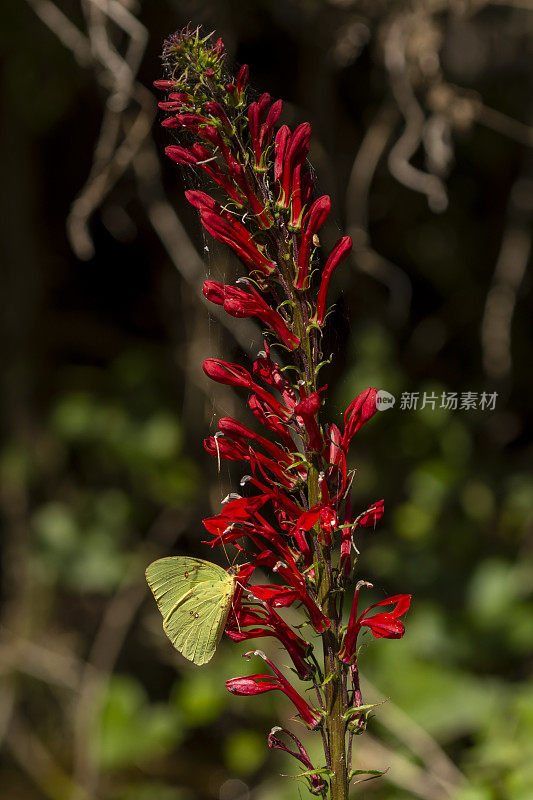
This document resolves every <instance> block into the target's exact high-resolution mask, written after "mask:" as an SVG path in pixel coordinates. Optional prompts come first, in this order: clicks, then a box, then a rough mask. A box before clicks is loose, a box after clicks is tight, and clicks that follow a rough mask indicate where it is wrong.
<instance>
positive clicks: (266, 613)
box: [226, 586, 311, 680]
mask: <svg viewBox="0 0 533 800" xmlns="http://www.w3.org/2000/svg"><path fill="white" fill-rule="evenodd" d="M262 588H263V587H260V586H259V587H258V586H251V587H250V589H249V590H250V593H251V594H253V595H256V596H257V594H258V590H259V589H262ZM264 588H269V587H264ZM272 588H277V587H272ZM252 625H256V626H259V627H254V628H252V629H251V630H243V628H250V626H252ZM226 635H227V636H229V638H230V639H232V640H233V641H234V642H243V641H247V640H249V639H258V638H262V637H265V636H272V637H274V638H275V639H277V640H278V641H279V642H280V644H281V645H282V646H283V647H284V648H285V649H286V651H287V653H288V654H289V656H290V657H291V659H292V663H293V664H294V667H295V669H296V671H297V673H298V675H299V677H300V678H301V680H307V679H308V678H309V675H310V672H311V670H310V667H309V665H308V664H307V663H306V661H305V658H306V657H307V654H308V652H309V648H310V644H309V643H308V642H306V641H305V639H302V638H301V637H300V636H297V635H296V634H295V633H294V631H293V630H292V629H291V628H289V626H288V625H287V623H286V622H284V621H283V620H282V618H281V617H280V616H279V614H276V612H275V611H274V610H273V609H272V608H271V607H270V606H269V605H268V603H264V604H263V605H262V606H249V605H248V603H246V604H243V603H241V604H240V605H239V607H238V608H236V609H235V610H234V612H233V614H232V615H231V616H230V620H229V622H228V624H227V625H226Z"/></svg>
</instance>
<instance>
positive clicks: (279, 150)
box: [274, 125, 291, 181]
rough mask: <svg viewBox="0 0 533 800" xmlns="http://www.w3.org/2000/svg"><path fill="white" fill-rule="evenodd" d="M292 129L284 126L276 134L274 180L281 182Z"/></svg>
mask: <svg viewBox="0 0 533 800" xmlns="http://www.w3.org/2000/svg"><path fill="white" fill-rule="evenodd" d="M290 135H291V129H290V128H289V126H288V125H282V126H281V128H280V129H279V131H278V132H277V134H276V139H275V159H274V180H276V181H279V180H280V178H281V176H282V174H283V164H284V159H285V151H286V149H287V142H288V141H289V139H290Z"/></svg>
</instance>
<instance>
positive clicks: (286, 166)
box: [276, 122, 311, 208]
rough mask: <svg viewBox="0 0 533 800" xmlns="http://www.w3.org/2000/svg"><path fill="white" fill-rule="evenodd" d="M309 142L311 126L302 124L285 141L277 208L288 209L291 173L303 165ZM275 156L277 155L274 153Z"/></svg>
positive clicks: (305, 123) (290, 192)
mask: <svg viewBox="0 0 533 800" xmlns="http://www.w3.org/2000/svg"><path fill="white" fill-rule="evenodd" d="M310 141H311V125H310V124H309V123H308V122H302V123H301V125H298V127H297V128H296V130H295V131H294V133H293V134H291V135H290V137H288V138H287V140H286V145H285V148H284V153H283V156H282V160H283V169H282V172H281V178H280V194H279V198H278V201H277V202H278V206H280V207H281V208H288V207H289V203H290V200H291V194H292V180H293V173H294V171H295V169H296V167H297V166H299V165H300V164H303V163H304V161H305V159H306V158H307V154H308V152H309V142H310ZM276 156H277V153H276Z"/></svg>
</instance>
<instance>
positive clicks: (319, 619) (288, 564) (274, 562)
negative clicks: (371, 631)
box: [255, 550, 330, 633]
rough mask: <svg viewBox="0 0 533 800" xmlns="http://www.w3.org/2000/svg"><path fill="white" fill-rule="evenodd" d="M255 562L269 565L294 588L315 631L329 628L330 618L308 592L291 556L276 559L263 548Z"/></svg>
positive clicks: (320, 631)
mask: <svg viewBox="0 0 533 800" xmlns="http://www.w3.org/2000/svg"><path fill="white" fill-rule="evenodd" d="M255 564H256V566H258V567H259V566H265V567H270V569H272V570H273V571H274V572H276V573H277V574H278V575H279V576H280V577H281V578H283V580H285V581H286V582H287V583H288V584H289V586H291V587H292V588H293V589H296V591H297V593H298V598H297V599H298V601H299V602H300V603H302V604H303V605H304V606H305V608H306V610H307V613H308V614H309V619H310V621H311V624H312V626H313V627H314V629H315V630H316V632H317V633H323V632H324V631H325V630H326V628H329V626H330V620H329V619H328V618H327V617H326V615H325V614H324V613H323V612H322V611H321V609H320V608H319V607H318V606H317V604H316V602H315V601H314V600H313V598H312V597H311V596H310V595H309V594H308V591H307V586H306V585H305V580H304V578H303V577H302V575H301V573H300V572H299V570H298V567H297V566H296V563H295V561H294V559H293V558H287V557H285V559H284V560H283V561H280V560H279V559H277V557H276V556H275V555H274V553H272V552H269V551H266V550H265V551H263V552H262V553H260V554H259V555H258V556H257V557H256V558H255Z"/></svg>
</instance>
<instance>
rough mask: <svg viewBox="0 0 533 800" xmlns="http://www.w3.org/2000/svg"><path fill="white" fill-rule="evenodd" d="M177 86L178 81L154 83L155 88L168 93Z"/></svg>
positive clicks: (164, 80)
mask: <svg viewBox="0 0 533 800" xmlns="http://www.w3.org/2000/svg"><path fill="white" fill-rule="evenodd" d="M175 85H176V81H169V80H166V79H163V80H158V81H154V82H153V86H155V88H156V89H159V90H160V91H162V92H166V91H168V89H173V88H174V86H175Z"/></svg>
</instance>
